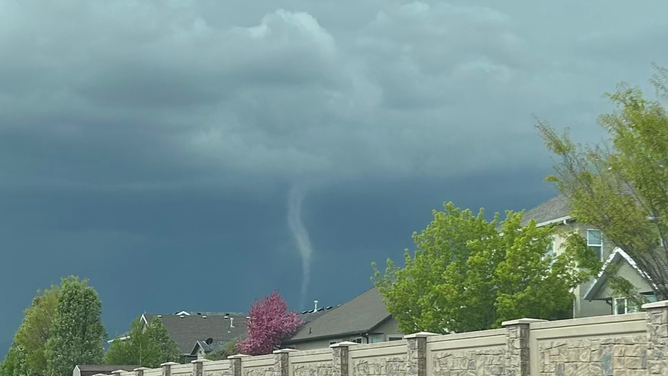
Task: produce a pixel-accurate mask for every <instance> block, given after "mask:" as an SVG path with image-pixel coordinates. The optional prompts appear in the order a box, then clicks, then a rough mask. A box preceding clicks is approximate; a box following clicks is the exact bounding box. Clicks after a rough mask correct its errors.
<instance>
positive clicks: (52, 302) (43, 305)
mask: <svg viewBox="0 0 668 376" xmlns="http://www.w3.org/2000/svg"><path fill="white" fill-rule="evenodd" d="M59 297H60V287H59V286H51V288H50V289H47V290H45V291H38V292H37V296H36V297H35V298H34V299H33V301H32V304H31V305H30V307H28V308H27V309H26V310H25V312H24V316H23V321H22V322H21V326H19V329H18V330H17V331H16V334H15V335H14V341H13V343H12V346H11V348H10V350H9V352H8V354H7V356H6V358H5V361H4V362H3V365H2V367H0V376H15V375H16V376H18V375H35V376H44V375H46V356H45V348H46V342H47V341H48V340H49V338H50V334H51V324H52V321H53V317H54V316H55V314H56V311H57V309H58V301H59Z"/></svg>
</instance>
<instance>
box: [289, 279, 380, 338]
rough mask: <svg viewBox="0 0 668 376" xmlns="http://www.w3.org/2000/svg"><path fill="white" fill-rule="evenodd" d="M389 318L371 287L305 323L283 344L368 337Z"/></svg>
mask: <svg viewBox="0 0 668 376" xmlns="http://www.w3.org/2000/svg"><path fill="white" fill-rule="evenodd" d="M389 317H390V314H389V313H388V312H387V309H386V308H385V303H383V299H382V297H381V295H380V292H379V291H378V289H377V288H375V287H374V288H372V289H370V290H367V291H366V292H364V293H362V294H361V295H358V296H357V297H355V298H354V299H352V300H350V301H349V302H347V303H345V304H342V305H341V306H339V307H337V308H336V309H332V310H330V311H328V312H326V313H325V314H323V315H322V316H320V317H318V318H316V319H315V320H313V321H311V322H308V323H307V324H306V325H304V326H302V328H301V329H299V331H297V333H296V334H295V335H294V336H292V337H291V338H290V339H289V340H287V341H284V343H285V344H291V343H296V342H303V341H310V340H314V339H318V338H335V337H338V336H341V335H348V334H350V335H353V334H362V333H367V332H370V331H372V330H373V329H374V328H375V327H377V326H378V325H379V324H381V323H382V322H383V321H385V320H387V319H388V318H389Z"/></svg>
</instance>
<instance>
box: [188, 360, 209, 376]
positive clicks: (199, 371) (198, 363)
mask: <svg viewBox="0 0 668 376" xmlns="http://www.w3.org/2000/svg"><path fill="white" fill-rule="evenodd" d="M208 361H209V359H195V360H193V361H191V362H190V363H192V365H193V376H204V362H208Z"/></svg>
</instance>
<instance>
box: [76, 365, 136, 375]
mask: <svg viewBox="0 0 668 376" xmlns="http://www.w3.org/2000/svg"><path fill="white" fill-rule="evenodd" d="M139 367H141V366H128V365H124V366H113V365H111V366H110V365H105V364H95V365H78V366H77V368H79V371H80V373H81V376H92V375H96V374H98V373H102V374H106V375H111V373H112V372H113V371H118V370H123V371H132V370H134V369H135V368H139Z"/></svg>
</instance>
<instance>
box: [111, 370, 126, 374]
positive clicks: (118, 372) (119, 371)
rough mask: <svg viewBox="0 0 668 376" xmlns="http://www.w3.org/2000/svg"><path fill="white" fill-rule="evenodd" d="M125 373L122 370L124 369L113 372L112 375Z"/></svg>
mask: <svg viewBox="0 0 668 376" xmlns="http://www.w3.org/2000/svg"><path fill="white" fill-rule="evenodd" d="M123 372H126V371H125V370H122V369H117V370H116V371H111V373H112V374H119V375H120V374H121V373H123Z"/></svg>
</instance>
